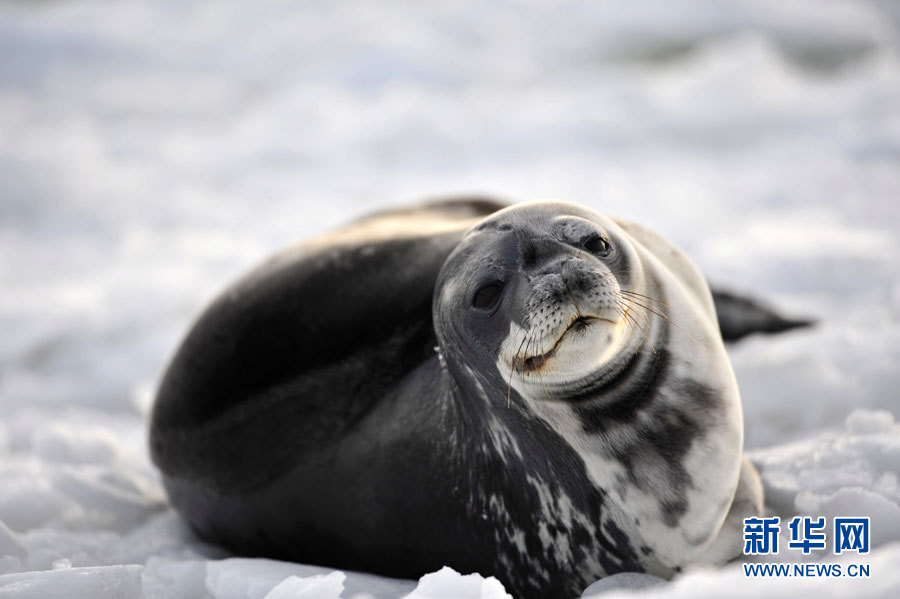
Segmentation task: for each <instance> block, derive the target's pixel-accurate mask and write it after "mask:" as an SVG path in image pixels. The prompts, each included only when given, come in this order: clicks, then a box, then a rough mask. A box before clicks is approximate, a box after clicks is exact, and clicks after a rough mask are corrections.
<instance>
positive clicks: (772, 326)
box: [712, 289, 815, 342]
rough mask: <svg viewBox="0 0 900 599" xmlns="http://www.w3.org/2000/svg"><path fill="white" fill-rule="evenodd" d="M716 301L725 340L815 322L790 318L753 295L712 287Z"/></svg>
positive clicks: (734, 339) (809, 324)
mask: <svg viewBox="0 0 900 599" xmlns="http://www.w3.org/2000/svg"><path fill="white" fill-rule="evenodd" d="M712 294H713V301H714V302H715V304H716V314H717V315H718V317H719V329H720V330H721V331H722V338H723V339H724V340H725V341H726V342H732V341H737V340H738V339H741V338H743V337H745V336H747V335H749V334H751V333H781V332H783V331H789V330H791V329H796V328H799V327H808V326H811V325H813V324H815V321H814V320H811V319H806V318H788V317H785V316H782V315H781V314H779V313H778V312H776V311H775V310H774V309H773V308H770V307H769V306H767V305H765V304H763V303H761V302H760V301H759V300H756V299H754V298H752V297H748V296H743V295H737V294H735V293H732V292H730V291H724V290H722V289H713V290H712Z"/></svg>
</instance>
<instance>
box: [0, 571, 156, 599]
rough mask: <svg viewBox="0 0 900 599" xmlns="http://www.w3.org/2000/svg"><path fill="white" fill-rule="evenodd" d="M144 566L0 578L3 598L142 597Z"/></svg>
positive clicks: (127, 598) (108, 598)
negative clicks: (142, 572)
mask: <svg viewBox="0 0 900 599" xmlns="http://www.w3.org/2000/svg"><path fill="white" fill-rule="evenodd" d="M142 570H143V566H138V565H133V564H132V565H124V566H110V567H106V568H61V569H57V570H47V571H44V572H34V573H22V574H7V575H5V576H0V597H3V598H4V599H5V598H6V597H16V598H17V599H22V598H25V599H82V598H83V599H87V598H89V597H94V598H95V599H130V598H132V597H134V598H137V597H141V596H142V594H141V593H142V591H141V571H142Z"/></svg>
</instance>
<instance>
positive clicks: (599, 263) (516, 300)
mask: <svg viewBox="0 0 900 599" xmlns="http://www.w3.org/2000/svg"><path fill="white" fill-rule="evenodd" d="M651 285H652V282H651V281H648V280H647V275H646V273H645V271H644V268H643V266H642V262H641V259H640V256H639V254H638V252H637V251H636V249H635V247H634V244H633V242H632V240H631V238H630V237H629V235H628V234H627V233H626V232H625V231H623V229H622V228H621V227H620V226H619V225H617V224H616V223H615V222H613V221H612V220H611V219H609V218H607V217H605V216H602V215H600V214H597V213H594V212H592V211H590V210H587V209H585V208H583V207H580V206H577V205H573V204H563V203H557V202H540V203H531V204H520V205H517V206H513V207H511V208H508V209H506V210H503V211H500V212H498V213H496V214H495V215H493V216H491V217H490V218H488V219H486V220H484V221H482V222H481V223H479V224H478V225H476V226H475V227H473V228H472V229H471V230H470V231H469V232H468V233H467V234H466V236H465V238H464V240H463V242H462V243H461V244H460V245H459V247H458V248H457V249H456V251H455V252H454V253H453V254H452V255H451V256H450V257H449V258H448V260H447V263H446V264H445V266H444V269H443V270H442V272H441V275H440V277H439V279H438V285H437V289H436V293H435V316H436V318H435V323H436V328H437V332H438V336H439V339H447V340H449V339H452V340H453V343H449V344H448V343H442V346H452V347H455V348H458V349H457V350H456V351H457V352H461V357H463V358H464V359H466V358H468V360H467V361H471V358H473V357H475V356H476V355H477V356H479V358H481V359H479V360H478V362H480V363H484V362H487V363H489V364H493V365H496V369H497V373H496V374H499V375H500V376H502V377H503V378H505V379H507V381H508V382H511V383H512V384H513V386H514V387H515V388H516V390H517V391H519V393H520V394H521V395H523V396H524V397H529V398H535V399H537V398H548V397H550V398H567V397H571V396H573V395H577V394H580V393H583V392H584V391H585V390H586V389H588V388H589V387H592V386H595V385H596V383H597V382H598V380H602V379H606V378H609V377H611V376H613V375H614V374H615V372H616V371H617V370H620V369H622V368H623V367H624V366H625V365H627V364H628V362H629V358H630V357H633V356H634V355H635V353H636V352H637V350H638V349H639V347H640V346H641V344H642V343H651V344H652V343H653V335H654V334H655V333H656V331H655V329H654V327H653V325H652V323H651V322H650V320H649V319H648V318H647V316H648V314H651V313H652V312H655V311H657V312H658V310H655V308H654V307H653V304H652V301H653V300H651V299H648V297H649V296H650V294H648V293H647V290H648V287H649V286H651ZM639 305H643V306H645V307H642V308H640V309H637V308H638V307H639Z"/></svg>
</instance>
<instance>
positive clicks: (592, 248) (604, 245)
mask: <svg viewBox="0 0 900 599" xmlns="http://www.w3.org/2000/svg"><path fill="white" fill-rule="evenodd" d="M582 245H583V246H584V249H586V250H587V251H589V252H590V253H592V254H595V255H597V256H606V255H608V254H609V242H608V241H607V240H606V238H605V237H603V236H602V235H598V234H596V233H594V234H593V235H591V236H590V237H588V238H587V239H585V240H584V242H583V243H582Z"/></svg>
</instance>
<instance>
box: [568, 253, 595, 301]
mask: <svg viewBox="0 0 900 599" xmlns="http://www.w3.org/2000/svg"><path fill="white" fill-rule="evenodd" d="M562 278H563V281H564V282H565V284H566V288H567V289H568V290H569V291H570V292H573V291H578V292H581V293H587V292H588V291H590V289H591V287H592V286H593V284H594V282H593V278H592V272H591V270H590V269H589V268H588V266H587V265H586V264H585V263H584V261H582V260H579V259H577V258H570V259H568V260H566V261H565V262H563V264H562Z"/></svg>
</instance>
